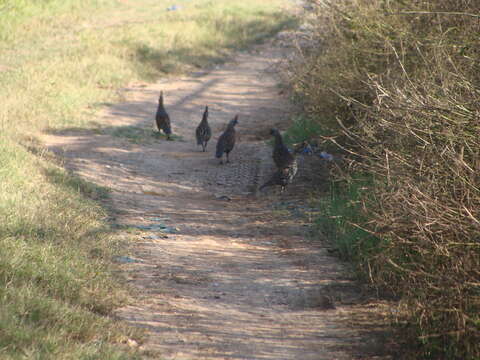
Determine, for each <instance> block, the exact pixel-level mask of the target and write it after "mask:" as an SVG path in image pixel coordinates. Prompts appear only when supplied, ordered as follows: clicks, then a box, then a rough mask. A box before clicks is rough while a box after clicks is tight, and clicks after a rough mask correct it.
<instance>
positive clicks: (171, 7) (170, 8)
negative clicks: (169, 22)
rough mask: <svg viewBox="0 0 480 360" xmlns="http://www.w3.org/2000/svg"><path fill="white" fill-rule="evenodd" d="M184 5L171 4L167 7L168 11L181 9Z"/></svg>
mask: <svg viewBox="0 0 480 360" xmlns="http://www.w3.org/2000/svg"><path fill="white" fill-rule="evenodd" d="M181 9H182V7H181V6H180V5H171V6H169V7H168V8H167V11H177V10H181Z"/></svg>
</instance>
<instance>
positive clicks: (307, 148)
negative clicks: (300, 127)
mask: <svg viewBox="0 0 480 360" xmlns="http://www.w3.org/2000/svg"><path fill="white" fill-rule="evenodd" d="M300 154H304V155H313V149H312V147H311V146H310V144H306V145H305V147H304V148H303V149H302V151H301V152H300Z"/></svg>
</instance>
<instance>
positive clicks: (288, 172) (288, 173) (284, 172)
mask: <svg viewBox="0 0 480 360" xmlns="http://www.w3.org/2000/svg"><path fill="white" fill-rule="evenodd" d="M297 171H298V164H297V161H296V159H295V161H293V162H292V163H290V165H289V166H288V167H284V168H282V169H278V170H277V171H275V172H274V173H273V175H272V177H271V178H270V179H269V180H268V181H267V182H266V183H265V184H263V185H262V186H260V189H259V190H263V189H264V188H266V187H269V186H275V185H279V186H281V187H282V188H281V189H282V190H281V191H282V192H283V191H284V190H285V188H286V187H287V185H288V184H291V183H292V181H293V178H294V177H295V175H297Z"/></svg>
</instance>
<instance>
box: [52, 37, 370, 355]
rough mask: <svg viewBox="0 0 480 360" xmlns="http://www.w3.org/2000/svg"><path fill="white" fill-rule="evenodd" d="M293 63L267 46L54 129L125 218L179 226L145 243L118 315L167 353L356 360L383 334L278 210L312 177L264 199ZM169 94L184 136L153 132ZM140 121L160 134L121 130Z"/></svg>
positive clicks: (69, 159) (129, 268)
mask: <svg viewBox="0 0 480 360" xmlns="http://www.w3.org/2000/svg"><path fill="white" fill-rule="evenodd" d="M281 58H282V50H281V49H279V48H275V47H274V46H272V45H262V46H259V47H257V48H256V49H254V50H252V51H251V52H249V53H242V54H239V55H238V56H237V57H236V58H235V61H233V62H231V63H228V64H226V65H224V66H221V67H219V68H217V69H215V70H213V71H210V72H203V73H198V74H191V75H189V76H187V77H184V78H179V79H168V80H162V81H160V82H158V83H156V84H153V85H138V86H132V87H130V88H127V89H124V91H125V97H126V101H125V102H123V103H121V104H117V105H114V106H111V107H109V108H107V109H106V110H105V113H104V114H103V115H102V116H101V117H100V118H99V120H98V121H99V122H100V123H101V126H102V127H103V130H102V131H101V132H100V133H99V132H98V131H97V132H92V131H83V132H79V131H78V130H77V131H75V130H73V129H72V130H70V131H68V130H67V131H63V132H61V133H58V134H50V135H47V136H45V139H44V140H45V142H46V144H47V145H48V147H49V148H50V149H52V150H53V151H55V152H56V153H60V154H61V155H62V156H63V157H64V158H65V162H66V166H67V167H68V168H70V169H71V170H72V171H74V172H75V173H77V174H79V175H80V176H82V177H84V178H86V179H88V180H90V181H93V182H95V183H97V184H100V185H105V186H108V187H110V188H112V189H113V192H112V202H113V204H112V206H113V209H114V216H115V219H114V220H115V222H117V223H119V224H136V225H145V226H149V225H152V224H156V223H158V222H163V223H165V224H166V225H167V226H170V227H177V228H178V231H177V232H175V233H171V234H167V236H168V237H167V236H160V235H159V234H158V233H155V232H148V231H147V232H146V233H145V236H144V238H141V237H139V239H140V240H138V242H136V243H135V244H134V245H133V254H132V256H134V257H135V258H136V259H138V261H139V262H136V263H131V264H125V265H122V266H123V268H124V270H125V274H126V277H127V278H128V279H129V280H130V281H131V283H132V285H133V286H134V288H135V289H136V291H137V292H138V303H136V304H135V305H132V306H127V307H125V308H123V309H119V310H118V316H119V317H120V318H122V319H124V320H126V321H127V322H130V323H131V324H133V325H136V326H141V327H145V328H147V329H148V330H150V332H149V333H150V336H149V338H148V340H147V342H146V343H145V344H143V345H142V346H143V347H144V348H145V349H147V350H149V351H150V352H151V351H158V353H160V354H162V357H161V358H162V359H179V360H180V359H182V360H183V359H196V360H198V359H272V360H273V359H274V360H280V359H302V360H308V359H316V360H318V359H328V360H332V359H356V358H365V356H366V355H365V354H366V353H365V351H364V350H359V349H360V348H359V347H358V346H359V345H360V344H362V343H363V344H365V343H371V342H372V341H373V340H372V339H370V340H368V341H366V340H365V337H364V336H363V335H361V334H360V331H359V329H357V328H354V327H353V326H348V325H346V324H347V323H348V319H349V318H350V317H351V315H352V314H354V313H356V312H357V311H359V309H360V308H361V307H362V306H364V305H361V304H359V302H360V300H361V296H360V291H359V289H358V288H357V287H356V286H355V284H354V283H353V282H352V281H351V280H349V279H348V278H347V277H345V274H344V270H343V269H342V266H341V265H340V264H339V263H338V262H337V261H336V260H335V259H334V258H332V257H330V256H328V254H327V251H326V249H324V248H321V247H318V246H313V245H312V244H311V243H310V242H309V241H307V240H305V231H306V230H305V229H306V227H305V226H304V224H303V223H302V220H301V219H300V218H292V217H289V216H285V215H282V214H283V212H281V211H273V212H272V204H280V205H282V204H283V205H285V204H287V205H288V204H289V201H290V200H292V199H293V198H294V197H295V194H297V193H298V192H299V191H300V190H301V188H302V184H301V182H302V179H301V177H299V179H297V183H296V184H295V185H293V186H292V187H291V188H290V189H289V195H286V196H283V197H281V198H280V197H279V196H278V195H276V194H275V191H267V192H266V193H265V194H260V195H258V196H254V195H252V194H253V193H255V189H256V188H257V187H258V184H259V183H260V182H261V181H263V180H264V179H265V178H266V177H267V176H268V175H269V173H270V172H271V170H272V168H273V167H272V166H273V165H272V160H271V150H270V148H268V147H267V146H266V145H265V142H264V139H266V138H268V129H269V128H270V127H271V126H273V125H275V126H280V127H282V125H283V126H285V125H286V119H287V118H288V114H289V105H288V101H287V100H286V99H285V98H282V96H281V95H279V89H278V86H277V80H276V77H275V73H274V71H273V70H274V68H275V66H274V65H275V63H276V62H277V61H279V60H280V59H281ZM160 90H163V91H164V93H165V103H166V108H167V111H169V113H170V116H171V119H172V124H173V130H174V133H175V134H176V135H179V136H181V137H182V140H177V141H165V140H164V139H163V138H162V139H154V138H152V137H150V135H148V134H149V132H148V129H150V128H152V126H153V117H154V113H155V110H156V105H157V98H158V93H159V91H160ZM206 104H208V105H209V108H210V119H209V121H210V124H211V126H212V128H213V132H214V139H213V140H212V141H211V143H210V144H209V148H208V152H207V153H202V152H201V151H200V149H201V148H200V147H197V146H196V144H195V142H194V140H193V139H194V131H195V127H196V126H197V124H198V123H199V121H200V119H201V115H202V112H203V108H204V106H205V105H206ZM237 113H238V114H239V125H238V127H237V131H238V134H239V136H240V140H239V142H238V143H237V145H236V148H235V149H234V151H233V152H232V156H231V159H232V163H231V164H228V165H223V166H219V165H218V161H217V160H216V159H214V158H213V152H214V147H215V143H216V139H217V138H218V136H219V134H220V132H221V130H223V128H224V127H225V124H226V123H227V122H228V121H229V120H230V119H231V118H232V117H233V116H234V115H235V114H237ZM132 126H134V127H138V128H144V129H147V131H146V132H144V133H142V134H147V135H145V136H144V137H143V138H142V137H141V136H140V135H139V136H140V138H139V139H137V140H138V142H139V144H134V143H132V142H131V141H128V139H126V138H125V137H122V136H118V135H119V134H124V135H125V134H127V135H128V132H129V131H130V132H133V131H137V130H138V128H132ZM121 131H123V133H122V132H121ZM297 191H298V192H297ZM221 195H227V196H228V197H230V198H231V201H225V200H221V198H220V199H219V197H220V196H221ZM330 300H333V301H334V303H335V305H336V308H335V309H332V308H331V306H330V305H331V304H330ZM364 307H365V306H364ZM363 330H364V329H363ZM362 354H363V355H362ZM370 355H372V354H370ZM368 358H374V357H373V355H372V356H368Z"/></svg>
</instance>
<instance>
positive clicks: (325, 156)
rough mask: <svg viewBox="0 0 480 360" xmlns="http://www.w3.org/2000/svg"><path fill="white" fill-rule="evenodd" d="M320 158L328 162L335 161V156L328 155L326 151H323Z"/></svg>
mask: <svg viewBox="0 0 480 360" xmlns="http://www.w3.org/2000/svg"><path fill="white" fill-rule="evenodd" d="M318 156H320V157H321V158H322V159H325V160H327V161H333V155H332V154H329V153H327V152H326V151H322V152H321V153H320V154H319V155H318Z"/></svg>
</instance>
